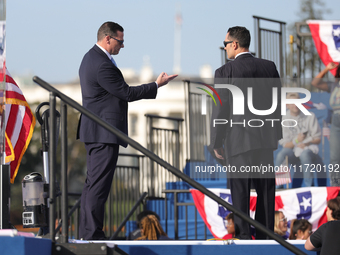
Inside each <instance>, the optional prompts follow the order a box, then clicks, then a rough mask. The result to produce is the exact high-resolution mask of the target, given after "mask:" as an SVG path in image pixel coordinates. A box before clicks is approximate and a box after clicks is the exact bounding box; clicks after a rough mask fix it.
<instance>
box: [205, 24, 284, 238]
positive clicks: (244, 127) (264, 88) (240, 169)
mask: <svg viewBox="0 0 340 255" xmlns="http://www.w3.org/2000/svg"><path fill="white" fill-rule="evenodd" d="M224 45H225V48H224V49H225V50H226V52H227V55H228V58H229V59H233V61H231V62H228V63H227V64H225V65H223V66H222V67H220V68H218V69H217V70H216V72H215V87H218V86H217V84H229V85H233V86H236V90H238V94H237V93H235V92H233V93H232V92H231V90H229V89H227V88H220V89H218V90H217V91H218V93H219V95H220V97H221V99H222V105H217V106H214V107H213V113H212V119H213V121H212V123H213V126H212V128H211V144H210V149H212V150H213V151H214V154H215V156H216V158H217V159H219V160H224V162H225V164H226V166H227V167H228V166H230V167H233V169H234V170H235V172H228V173H227V177H228V185H229V186H230V187H228V188H230V190H231V196H232V203H233V206H234V207H235V208H237V209H239V210H241V211H242V212H244V213H246V214H248V215H249V202H250V188H251V185H254V188H255V189H256V192H257V206H256V215H255V219H256V220H257V221H259V222H260V223H262V224H263V225H264V226H266V227H268V228H269V229H271V230H274V207H275V173H274V172H273V171H272V172H271V173H268V172H266V173H265V172H263V171H264V169H262V166H266V167H267V170H270V169H268V168H270V167H273V166H274V163H273V151H274V150H275V149H276V148H277V143H278V140H279V139H280V138H281V137H282V128H281V110H280V109H281V103H280V95H281V93H280V90H281V83H280V80H279V74H278V72H277V69H276V66H275V64H274V63H273V62H271V61H267V60H263V59H258V58H255V57H254V56H253V55H252V54H251V53H250V52H249V45H250V33H249V31H248V30H247V29H246V28H244V27H232V28H230V29H229V30H228V33H227V35H226V38H225V41H224ZM248 88H252V91H253V92H252V94H253V95H252V96H250V95H249V90H248ZM273 88H276V89H277V94H278V96H277V97H276V99H275V100H274V99H273ZM274 90H275V89H274ZM240 92H242V93H243V95H244V97H245V99H248V100H244V102H242V100H240V99H241V93H240ZM234 94H235V95H234ZM250 99H252V101H251V103H249V100H250ZM272 99H273V100H272ZM247 101H248V104H247V103H246V102H247ZM274 101H276V103H277V105H276V106H277V107H276V110H272V111H270V113H269V112H267V113H265V114H264V115H260V114H259V113H258V112H256V110H259V111H261V112H262V113H264V111H265V110H269V109H275V108H272V105H273V106H275V102H274ZM249 105H252V106H253V108H254V109H256V110H254V109H253V108H251V109H249ZM242 108H243V109H244V110H243V112H242V111H241V113H238V114H235V112H237V111H239V110H240V109H242ZM253 112H255V113H256V114H254V113H253ZM262 113H261V114H262ZM222 123H223V124H222ZM227 169H228V168H227ZM229 169H231V168H229ZM234 221H235V230H236V238H240V239H251V233H250V226H249V224H248V223H247V222H245V221H242V220H241V219H240V218H239V217H235V219H234ZM265 238H267V237H266V235H264V234H263V233H261V232H260V231H257V232H256V239H265Z"/></svg>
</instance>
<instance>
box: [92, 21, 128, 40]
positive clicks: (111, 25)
mask: <svg viewBox="0 0 340 255" xmlns="http://www.w3.org/2000/svg"><path fill="white" fill-rule="evenodd" d="M117 31H120V32H124V28H123V27H122V26H121V25H119V24H118V23H115V22H112V21H107V22H105V23H104V24H103V25H101V26H100V28H99V29H98V33H97V41H100V40H102V39H103V38H104V37H105V36H107V35H110V36H117Z"/></svg>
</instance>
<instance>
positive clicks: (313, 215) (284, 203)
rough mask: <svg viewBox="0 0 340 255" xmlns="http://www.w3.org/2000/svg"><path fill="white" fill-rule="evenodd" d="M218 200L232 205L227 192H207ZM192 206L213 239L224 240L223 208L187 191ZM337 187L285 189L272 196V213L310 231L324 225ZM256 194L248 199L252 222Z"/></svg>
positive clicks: (214, 190) (336, 192) (194, 191)
mask: <svg viewBox="0 0 340 255" xmlns="http://www.w3.org/2000/svg"><path fill="white" fill-rule="evenodd" d="M209 190H210V191H211V192H213V193H215V194H216V195H217V196H219V197H221V198H222V199H224V200H226V201H227V202H228V203H230V204H232V201H231V196H230V190H228V189H209ZM190 191H191V194H192V197H193V200H194V202H195V206H196V208H197V210H198V212H199V214H200V215H201V217H202V219H203V221H204V222H205V224H206V226H207V227H208V229H209V230H210V232H211V234H212V235H213V236H214V237H215V238H225V237H226V236H227V235H228V231H227V229H226V228H225V226H224V223H223V219H224V218H225V217H226V216H227V215H228V214H229V213H230V212H229V211H228V210H227V209H226V208H224V207H223V206H221V205H219V204H217V203H216V202H215V201H213V200H212V199H211V198H209V197H207V196H205V195H204V194H203V193H201V192H200V191H198V190H195V189H192V190H190ZM339 191H340V187H311V188H298V189H287V190H283V191H278V192H276V194H275V210H277V211H282V212H283V213H284V215H285V217H287V219H288V225H290V222H291V220H293V219H302V218H303V219H306V220H308V221H309V222H310V223H311V224H312V226H313V231H314V230H316V229H317V228H318V227H319V226H321V225H322V224H323V223H326V222H327V217H326V209H327V201H328V200H330V199H332V198H335V197H337V195H338V194H339ZM256 199H257V196H256V193H255V192H251V196H250V205H249V208H250V212H249V214H250V217H252V218H253V219H254V217H255V209H256Z"/></svg>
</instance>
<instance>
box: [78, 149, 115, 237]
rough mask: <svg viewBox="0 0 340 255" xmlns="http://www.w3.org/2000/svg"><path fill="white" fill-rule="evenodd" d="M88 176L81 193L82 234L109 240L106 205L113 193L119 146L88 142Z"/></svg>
mask: <svg viewBox="0 0 340 255" xmlns="http://www.w3.org/2000/svg"><path fill="white" fill-rule="evenodd" d="M85 149H86V151H87V155H86V160H87V175H86V180H85V184H84V188H83V192H82V195H81V208H80V225H79V237H80V238H82V239H84V240H98V239H105V234H104V231H103V223H104V205H105V202H106V200H107V198H108V195H109V193H110V189H111V184H112V179H113V174H114V172H115V168H116V164H117V159H118V153H119V145H117V144H102V143H85Z"/></svg>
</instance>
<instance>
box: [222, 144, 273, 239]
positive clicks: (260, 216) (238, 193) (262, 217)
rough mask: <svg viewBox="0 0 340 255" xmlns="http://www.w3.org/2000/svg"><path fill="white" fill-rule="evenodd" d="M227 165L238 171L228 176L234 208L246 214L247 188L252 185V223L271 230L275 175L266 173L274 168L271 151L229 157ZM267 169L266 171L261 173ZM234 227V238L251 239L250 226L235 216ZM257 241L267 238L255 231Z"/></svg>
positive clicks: (247, 206) (247, 202) (249, 152)
mask: <svg viewBox="0 0 340 255" xmlns="http://www.w3.org/2000/svg"><path fill="white" fill-rule="evenodd" d="M227 163H228V164H229V165H230V166H235V167H236V168H235V169H236V170H237V172H235V173H228V184H230V192H231V197H232V202H233V206H234V207H235V208H237V209H238V210H240V211H242V212H244V213H245V214H247V215H249V203H250V189H251V186H253V187H254V188H255V190H256V193H257V203H256V213H255V220H256V221H258V222H260V223H261V224H263V225H264V226H266V227H267V228H269V229H270V230H272V231H274V211H275V173H274V172H271V173H269V172H268V166H274V160H273V150H272V149H261V150H252V151H248V152H245V153H242V154H238V155H236V156H233V157H231V158H228V159H227ZM266 167H267V168H266ZM266 169H267V172H264V171H265V170H266ZM247 170H248V172H247ZM257 170H260V171H259V172H256V171H257ZM234 224H235V231H236V238H239V239H251V232H250V225H249V224H248V223H247V222H246V221H243V220H242V219H241V218H239V217H236V216H235V217H234ZM256 239H267V236H266V235H265V234H264V233H262V232H260V231H259V230H256Z"/></svg>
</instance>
